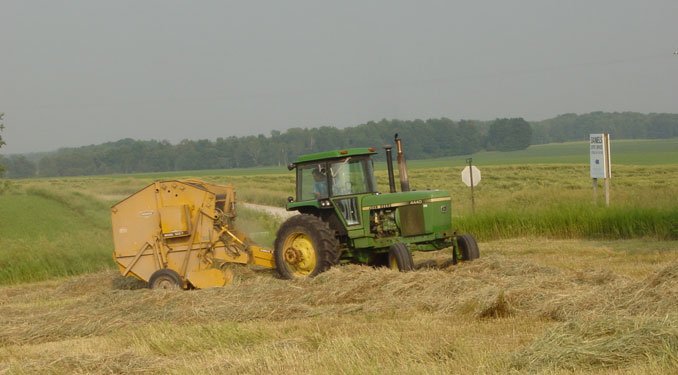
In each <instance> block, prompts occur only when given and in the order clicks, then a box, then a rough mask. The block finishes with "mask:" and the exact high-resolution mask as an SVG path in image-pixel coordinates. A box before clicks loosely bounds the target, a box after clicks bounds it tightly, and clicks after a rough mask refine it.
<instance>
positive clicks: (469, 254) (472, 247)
mask: <svg viewBox="0 0 678 375" xmlns="http://www.w3.org/2000/svg"><path fill="white" fill-rule="evenodd" d="M457 245H458V246H459V250H460V251H461V260H462V261H470V260H474V259H478V258H480V250H479V249H478V243H477V242H476V239H475V238H473V236H472V235H470V234H462V235H461V236H458V237H457Z"/></svg>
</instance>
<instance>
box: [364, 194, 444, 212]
mask: <svg viewBox="0 0 678 375" xmlns="http://www.w3.org/2000/svg"><path fill="white" fill-rule="evenodd" d="M450 200H451V198H450V193H448V192H447V191H445V190H421V191H408V192H399V193H387V194H378V195H367V196H365V197H363V199H362V207H363V210H374V209H380V208H392V207H393V208H395V207H402V206H408V205H412V204H427V203H433V202H443V201H445V202H449V201H450Z"/></svg>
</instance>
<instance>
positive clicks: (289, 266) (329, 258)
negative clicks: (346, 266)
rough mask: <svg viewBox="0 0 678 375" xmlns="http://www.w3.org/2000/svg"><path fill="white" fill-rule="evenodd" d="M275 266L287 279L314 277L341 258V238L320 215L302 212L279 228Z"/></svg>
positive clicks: (276, 239)
mask: <svg viewBox="0 0 678 375" xmlns="http://www.w3.org/2000/svg"><path fill="white" fill-rule="evenodd" d="M274 248H275V250H274V258H275V266H276V269H277V270H278V274H279V275H280V276H281V277H282V278H284V279H292V278H297V277H313V276H315V275H317V274H319V273H321V272H324V271H327V270H328V269H329V268H330V267H332V266H333V265H335V264H337V263H338V262H339V256H340V252H339V241H337V239H336V238H335V236H334V231H333V230H332V229H330V226H329V225H328V224H327V223H326V222H324V221H322V220H320V218H318V217H316V216H313V215H307V214H300V215H295V216H292V217H291V218H289V219H287V221H285V222H284V223H283V225H281V226H280V229H278V233H277V235H276V238H275V246H274Z"/></svg>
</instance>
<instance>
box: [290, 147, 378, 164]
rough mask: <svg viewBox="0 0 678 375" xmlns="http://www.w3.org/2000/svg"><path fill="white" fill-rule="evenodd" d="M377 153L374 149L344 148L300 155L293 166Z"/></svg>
mask: <svg viewBox="0 0 678 375" xmlns="http://www.w3.org/2000/svg"><path fill="white" fill-rule="evenodd" d="M376 153H377V151H376V149H375V148H374V147H369V148H368V147H360V148H346V149H343V150H333V151H324V152H316V153H314V154H306V155H300V156H299V157H297V160H295V161H294V164H295V165H296V164H301V163H305V162H309V161H319V160H326V159H336V158H345V157H347V156H360V155H374V154H376Z"/></svg>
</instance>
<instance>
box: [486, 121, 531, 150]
mask: <svg viewBox="0 0 678 375" xmlns="http://www.w3.org/2000/svg"><path fill="white" fill-rule="evenodd" d="M531 140H532V127H531V126H530V124H529V123H528V122H527V121H525V120H524V119H522V118H510V119H509V118H502V119H496V120H495V121H494V122H493V123H492V124H490V129H489V131H488V133H487V146H486V147H487V149H488V150H497V151H515V150H524V149H526V148H527V147H529V146H530V142H531Z"/></svg>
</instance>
